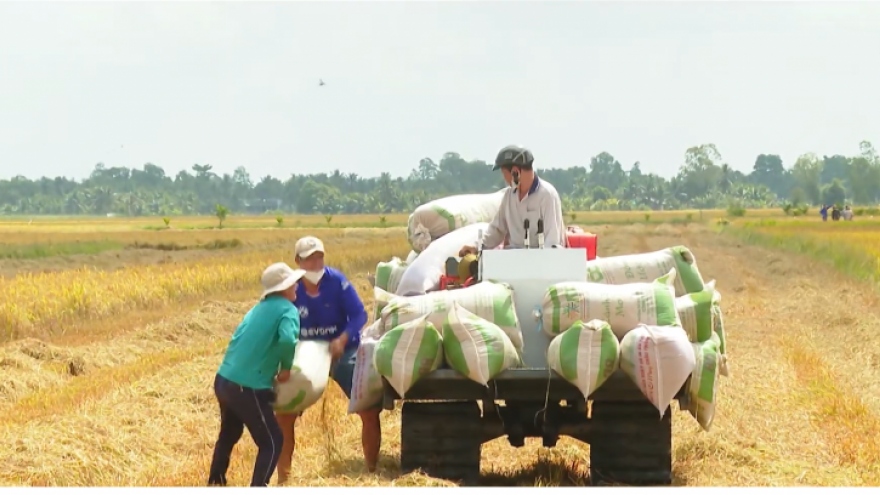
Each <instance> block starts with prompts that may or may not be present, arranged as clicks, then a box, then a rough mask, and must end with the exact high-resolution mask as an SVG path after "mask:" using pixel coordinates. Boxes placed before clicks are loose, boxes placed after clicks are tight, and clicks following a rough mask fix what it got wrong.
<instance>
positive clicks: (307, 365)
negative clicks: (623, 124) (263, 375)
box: [273, 340, 332, 413]
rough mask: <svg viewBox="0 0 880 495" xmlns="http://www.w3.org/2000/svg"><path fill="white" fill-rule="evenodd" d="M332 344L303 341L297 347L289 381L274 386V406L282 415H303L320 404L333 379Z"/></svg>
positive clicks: (323, 341) (322, 341)
mask: <svg viewBox="0 0 880 495" xmlns="http://www.w3.org/2000/svg"><path fill="white" fill-rule="evenodd" d="M331 361H332V357H331V355H330V342H328V341H325V340H300V341H299V342H297V344H296V353H295V354H294V356H293V366H292V367H291V369H290V378H289V379H288V380H287V381H286V382H281V383H276V384H275V394H276V399H275V405H274V406H273V409H275V411H277V412H281V413H301V412H303V411H305V410H306V409H308V408H309V407H311V406H312V405H314V404H315V403H316V402H318V399H320V398H321V395H322V394H323V393H324V389H325V388H327V380H328V379H329V378H330V363H331Z"/></svg>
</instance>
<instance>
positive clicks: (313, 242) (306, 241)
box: [293, 236, 324, 258]
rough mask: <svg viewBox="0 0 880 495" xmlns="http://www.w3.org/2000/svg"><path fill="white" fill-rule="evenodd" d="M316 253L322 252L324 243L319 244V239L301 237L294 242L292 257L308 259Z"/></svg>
mask: <svg viewBox="0 0 880 495" xmlns="http://www.w3.org/2000/svg"><path fill="white" fill-rule="evenodd" d="M318 251H320V252H322V253H323V252H324V243H323V242H321V239H318V238H317V237H314V236H308V237H303V238H302V239H300V240H298V241H296V246H294V248H293V254H294V256H299V257H300V258H308V257H309V256H311V255H312V254H313V253H316V252H318Z"/></svg>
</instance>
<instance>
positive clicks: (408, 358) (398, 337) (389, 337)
mask: <svg viewBox="0 0 880 495" xmlns="http://www.w3.org/2000/svg"><path fill="white" fill-rule="evenodd" d="M441 364H443V339H442V337H441V336H440V332H439V331H438V330H437V328H436V327H435V326H434V325H432V324H431V322H430V321H428V317H427V316H423V317H421V318H418V319H415V320H412V321H409V322H407V323H403V324H401V325H399V326H396V327H394V328H392V329H391V330H389V331H388V332H386V333H385V335H383V336H382V338H380V339H379V342H378V343H377V344H376V350H375V353H374V354H373V366H375V367H376V371H378V372H379V374H380V375H382V376H384V377H385V378H386V379H388V383H389V384H390V385H391V386H392V387H394V390H396V391H397V393H398V394H399V395H400V397H401V398H405V397H406V392H407V390H409V389H410V387H412V386H413V385H415V383H416V382H417V381H419V379H420V378H421V377H423V376H425V375H427V374H428V373H430V372H432V371H434V370H436V369H437V368H439V367H440V365H441Z"/></svg>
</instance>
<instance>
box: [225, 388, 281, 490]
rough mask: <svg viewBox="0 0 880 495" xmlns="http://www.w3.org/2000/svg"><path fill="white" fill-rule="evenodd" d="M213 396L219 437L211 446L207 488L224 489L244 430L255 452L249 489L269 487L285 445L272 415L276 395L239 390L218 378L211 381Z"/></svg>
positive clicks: (261, 391) (259, 391) (268, 391)
mask: <svg viewBox="0 0 880 495" xmlns="http://www.w3.org/2000/svg"><path fill="white" fill-rule="evenodd" d="M214 393H215V394H216V395H217V401H218V402H219V403H220V435H219V436H218V438H217V443H216V444H215V445H214V458H213V460H212V461H211V473H210V475H209V477H208V484H209V485H221V486H226V471H227V470H228V469H229V457H230V455H231V454H232V448H233V447H235V444H237V443H238V441H239V440H240V439H241V435H242V434H243V433H244V427H245V426H246V427H247V429H248V432H249V433H250V434H251V437H252V438H253V439H254V442H255V443H256V444H257V449H258V451H257V461H256V464H255V465H254V475H253V478H252V479H251V486H269V480H270V479H271V478H272V474H273V473H275V467H276V466H277V465H278V457H279V456H280V455H281V445H282V443H283V442H284V437H283V435H282V433H281V428H280V427H279V426H278V422H277V421H276V420H275V414H274V413H273V412H272V402H273V401H274V400H275V393H274V392H273V391H272V390H255V389H252V388H248V387H242V386H241V385H238V384H236V383H234V382H231V381H229V380H227V379H225V378H223V377H222V376H220V375H217V376H216V377H215V378H214Z"/></svg>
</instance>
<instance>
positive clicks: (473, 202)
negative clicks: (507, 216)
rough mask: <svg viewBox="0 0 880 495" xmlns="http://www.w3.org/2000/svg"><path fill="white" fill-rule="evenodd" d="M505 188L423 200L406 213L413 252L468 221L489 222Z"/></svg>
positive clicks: (498, 207)
mask: <svg viewBox="0 0 880 495" xmlns="http://www.w3.org/2000/svg"><path fill="white" fill-rule="evenodd" d="M506 190H507V189H506V188H505V189H499V190H498V191H496V192H494V193H491V194H458V195H455V196H447V197H445V198H440V199H435V200H434V201H430V202H428V203H425V204H423V205H421V206H419V207H418V208H416V209H415V211H414V212H413V213H412V214H411V215H410V216H409V221H408V222H407V238H408V239H409V243H410V245H411V246H412V248H413V250H414V251H415V252H416V253H421V252H422V251H424V250H425V249H427V247H428V245H430V244H431V243H432V242H434V241H436V240H437V239H440V238H441V237H443V236H445V235H446V234H448V233H450V232H454V231H456V230H458V229H460V228H462V227H465V226H467V225H471V224H475V223H480V222H491V221H492V219H493V218H495V215H496V214H497V213H498V210H499V209H500V208H501V200H502V198H503V197H504V192H505V191H506Z"/></svg>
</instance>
